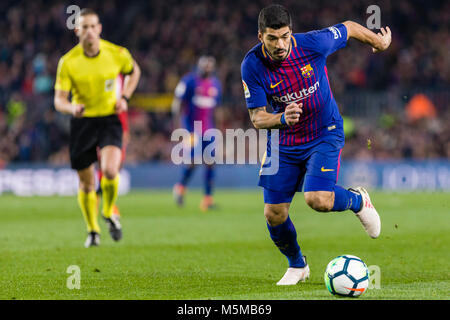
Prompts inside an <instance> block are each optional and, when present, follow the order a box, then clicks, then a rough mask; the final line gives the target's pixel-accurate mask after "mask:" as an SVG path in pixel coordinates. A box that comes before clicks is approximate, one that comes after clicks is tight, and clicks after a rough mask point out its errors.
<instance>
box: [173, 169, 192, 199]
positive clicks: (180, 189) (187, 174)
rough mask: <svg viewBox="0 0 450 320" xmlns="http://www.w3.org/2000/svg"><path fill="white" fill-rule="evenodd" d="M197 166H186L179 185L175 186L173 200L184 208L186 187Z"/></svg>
mask: <svg viewBox="0 0 450 320" xmlns="http://www.w3.org/2000/svg"><path fill="white" fill-rule="evenodd" d="M194 170H195V165H193V164H191V165H187V166H184V167H183V169H182V172H181V179H180V181H179V182H178V183H176V184H175V185H174V186H173V190H172V191H173V199H174V200H175V203H176V204H177V205H178V206H179V207H182V206H183V205H184V196H185V194H186V186H187V184H188V183H189V181H190V180H191V177H192V174H193V173H194Z"/></svg>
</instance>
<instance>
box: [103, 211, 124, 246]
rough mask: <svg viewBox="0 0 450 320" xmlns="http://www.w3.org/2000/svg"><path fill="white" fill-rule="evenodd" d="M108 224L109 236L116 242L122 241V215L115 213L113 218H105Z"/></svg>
mask: <svg viewBox="0 0 450 320" xmlns="http://www.w3.org/2000/svg"><path fill="white" fill-rule="evenodd" d="M103 219H104V220H105V222H106V224H107V225H108V227H109V234H110V235H111V238H112V239H113V240H114V241H119V240H120V239H122V225H121V224H120V215H118V214H117V213H113V214H112V215H111V218H106V217H105V216H103Z"/></svg>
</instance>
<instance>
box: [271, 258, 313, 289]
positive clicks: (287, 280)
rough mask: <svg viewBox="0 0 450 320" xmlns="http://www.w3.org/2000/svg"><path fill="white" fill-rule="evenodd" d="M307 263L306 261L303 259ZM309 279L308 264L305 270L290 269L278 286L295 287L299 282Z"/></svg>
mask: <svg viewBox="0 0 450 320" xmlns="http://www.w3.org/2000/svg"><path fill="white" fill-rule="evenodd" d="M303 258H304V260H305V262H306V259H305V257H303ZM308 278H309V266H308V264H306V266H305V267H303V268H288V269H287V271H286V273H285V274H284V276H283V278H281V280H280V281H278V282H277V286H293V285H296V284H297V283H298V282H299V281H305V280H306V279H308Z"/></svg>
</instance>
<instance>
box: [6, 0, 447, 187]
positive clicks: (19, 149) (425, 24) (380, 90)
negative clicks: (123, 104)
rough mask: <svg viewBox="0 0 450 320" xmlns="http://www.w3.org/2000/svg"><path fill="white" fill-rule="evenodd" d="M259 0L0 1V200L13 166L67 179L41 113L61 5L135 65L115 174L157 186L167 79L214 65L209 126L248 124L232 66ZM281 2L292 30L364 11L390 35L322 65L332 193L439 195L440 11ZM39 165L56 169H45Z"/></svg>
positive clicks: (46, 108)
mask: <svg viewBox="0 0 450 320" xmlns="http://www.w3.org/2000/svg"><path fill="white" fill-rule="evenodd" d="M270 3H271V2H270V1H229V0H226V1H225V0H223V1H206V0H195V1H174V0H166V1H70V2H69V1H66V2H64V1H1V2H0V16H1V19H0V169H2V170H0V182H1V183H0V185H1V190H0V192H1V191H13V192H14V193H18V194H20V193H21V192H20V191H17V190H18V189H20V188H21V187H17V185H14V182H12V181H13V180H16V179H13V178H11V177H16V176H14V174H16V173H17V172H18V171H20V172H21V174H22V175H21V176H20V177H21V179H22V183H23V184H24V185H25V184H27V181H30V180H27V179H29V176H27V174H34V173H33V172H31V171H23V170H24V169H27V170H28V169H29V168H34V170H40V169H42V168H45V169H46V170H47V171H42V170H41V171H39V172H40V173H39V174H40V176H44V178H43V179H44V180H43V181H47V180H45V179H50V180H52V179H59V178H57V177H56V176H58V177H60V176H61V177H62V176H64V175H63V174H62V172H65V173H67V172H68V170H65V169H64V168H68V167H69V157H68V120H69V117H68V116H64V115H61V114H58V113H57V112H56V111H55V109H54V106H53V93H54V92H53V84H54V80H55V72H56V66H57V62H58V59H59V58H60V57H61V56H62V55H63V54H64V53H65V52H67V51H68V50H70V49H71V48H72V47H73V46H74V45H75V44H76V41H77V39H76V37H75V35H74V34H73V31H71V30H68V29H67V27H66V20H67V19H68V17H69V14H68V13H66V8H67V7H68V6H69V5H72V4H76V5H78V6H80V7H81V8H84V7H91V8H93V9H95V10H96V11H97V12H98V13H99V14H100V19H101V22H102V24H103V34H102V36H103V38H105V39H107V40H109V41H111V42H114V43H116V44H119V45H122V46H125V47H127V48H128V49H129V50H130V51H131V53H132V55H133V57H134V58H135V59H136V60H137V61H138V63H139V64H140V66H141V68H142V77H141V80H140V83H139V86H138V89H137V92H136V94H135V96H134V98H133V99H132V101H131V103H130V130H131V142H130V145H129V148H128V153H127V160H126V166H125V169H128V170H129V171H128V172H129V175H130V177H131V182H130V183H131V186H132V187H170V185H171V184H172V183H173V182H174V181H175V179H176V176H175V173H178V171H177V170H171V169H170V168H172V166H171V160H170V154H171V149H172V146H173V144H172V143H171V142H170V135H171V133H172V131H173V130H174V129H175V128H174V127H173V124H172V121H171V115H170V112H169V110H170V109H169V107H170V102H171V95H172V93H173V90H174V88H175V86H176V84H177V81H178V80H179V79H180V77H181V76H182V75H183V74H185V73H186V72H188V71H190V70H191V69H192V67H193V65H194V64H195V62H196V59H197V58H198V56H199V55H201V54H204V53H208V54H211V55H213V56H215V57H216V59H217V62H218V68H217V74H218V76H219V78H220V79H221V81H222V84H223V87H224V94H223V104H222V106H221V107H220V108H219V109H218V110H217V126H218V128H219V129H221V130H224V129H225V128H244V129H246V128H251V123H250V121H249V117H248V113H247V110H246V107H245V101H244V98H243V90H242V85H241V79H240V63H241V61H242V59H243V57H244V55H245V53H246V52H247V51H248V50H249V49H250V48H251V47H252V46H253V45H255V44H256V43H257V37H256V35H257V16H258V12H259V10H260V9H261V8H262V7H263V6H265V5H267V4H270ZM280 3H282V4H283V5H285V6H286V7H287V8H288V9H289V10H290V11H291V13H292V15H293V20H294V32H305V31H309V30H312V29H320V28H324V27H328V26H330V25H333V24H336V23H339V22H343V21H345V20H354V21H357V22H359V23H361V24H363V25H365V23H366V19H367V18H368V17H369V15H368V14H367V13H366V9H367V7H368V6H369V5H371V4H376V5H378V6H379V7H380V8H381V25H382V26H386V25H387V26H389V27H390V28H391V30H392V32H393V39H392V45H391V47H390V48H389V49H388V50H387V51H386V52H383V53H381V54H372V53H371V50H370V48H369V47H367V46H366V45H363V44H360V43H357V42H356V41H355V40H353V41H350V42H349V44H348V46H347V48H345V49H343V50H340V51H338V52H337V53H335V54H333V55H332V56H330V57H329V59H328V72H329V76H330V82H331V87H332V90H333V93H334V96H335V98H336V100H337V102H338V105H339V108H340V110H341V113H342V114H343V116H344V117H345V127H346V128H345V129H346V145H345V147H344V149H343V152H342V157H343V160H344V163H343V171H342V173H341V175H344V184H346V183H345V182H347V181H348V183H350V181H352V182H353V181H354V180H351V179H350V178H348V179H350V180H348V179H347V180H346V172H349V175H350V174H351V173H352V172H353V173H355V172H357V173H358V174H359V176H358V177H357V178H356V180H357V181H359V182H362V183H366V184H368V185H369V187H370V186H372V187H377V188H385V189H396V188H398V189H402V188H404V189H407V190H411V189H430V190H440V189H445V190H450V161H449V159H450V108H449V102H450V92H449V86H450V59H449V52H450V34H449V30H450V28H449V27H450V2H448V1H376V2H375V1H280ZM52 168H58V171H48V170H52ZM355 168H358V170H356V169H355ZM61 170H65V171H61ZM221 170H222V171H220V170H219V174H218V178H217V185H218V186H221V185H223V186H228V187H241V186H244V187H252V186H255V185H256V182H255V181H256V178H257V169H255V168H253V167H251V168H250V169H249V170H246V169H245V168H242V167H237V168H234V167H231V168H222V169H221ZM230 170H231V171H233V170H236V171H235V172H239V173H240V174H239V175H238V176H240V177H242V179H241V180H230V175H229V174H226V173H224V172H228V173H229V172H230ZM30 172H31V173H30ZM49 172H50V173H49ZM158 174H159V175H158ZM167 174H169V176H167ZM27 177H28V178H27ZM49 177H50V178H49ZM55 177H56V178H55ZM133 177H135V178H133ZM221 177H224V179H221ZM227 177H228V180H227ZM358 179H359V180H358ZM19 180H20V179H19ZM50 180H48V181H50ZM69 180H70V179H69ZM244 180H245V181H244ZM55 183H56V182H55ZM193 183H194V185H196V184H198V183H199V180H195V181H194V182H193ZM255 188H256V187H255ZM25 194H26V192H25Z"/></svg>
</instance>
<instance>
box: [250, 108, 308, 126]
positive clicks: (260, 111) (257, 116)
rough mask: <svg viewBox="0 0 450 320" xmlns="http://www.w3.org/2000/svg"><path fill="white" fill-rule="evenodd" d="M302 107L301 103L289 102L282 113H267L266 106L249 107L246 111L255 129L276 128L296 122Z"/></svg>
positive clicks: (298, 119)
mask: <svg viewBox="0 0 450 320" xmlns="http://www.w3.org/2000/svg"><path fill="white" fill-rule="evenodd" d="M302 107H303V105H302V104H301V103H300V104H297V103H291V104H290V105H288V106H287V107H286V109H285V110H284V112H283V113H269V112H267V111H266V107H260V108H254V109H249V110H248V112H249V114H250V120H251V121H252V123H253V126H254V127H255V128H256V129H277V128H281V127H284V126H286V125H288V126H292V125H294V124H296V123H298V122H299V121H300V114H301V113H302V112H303V110H302ZM283 119H284V121H283Z"/></svg>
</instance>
